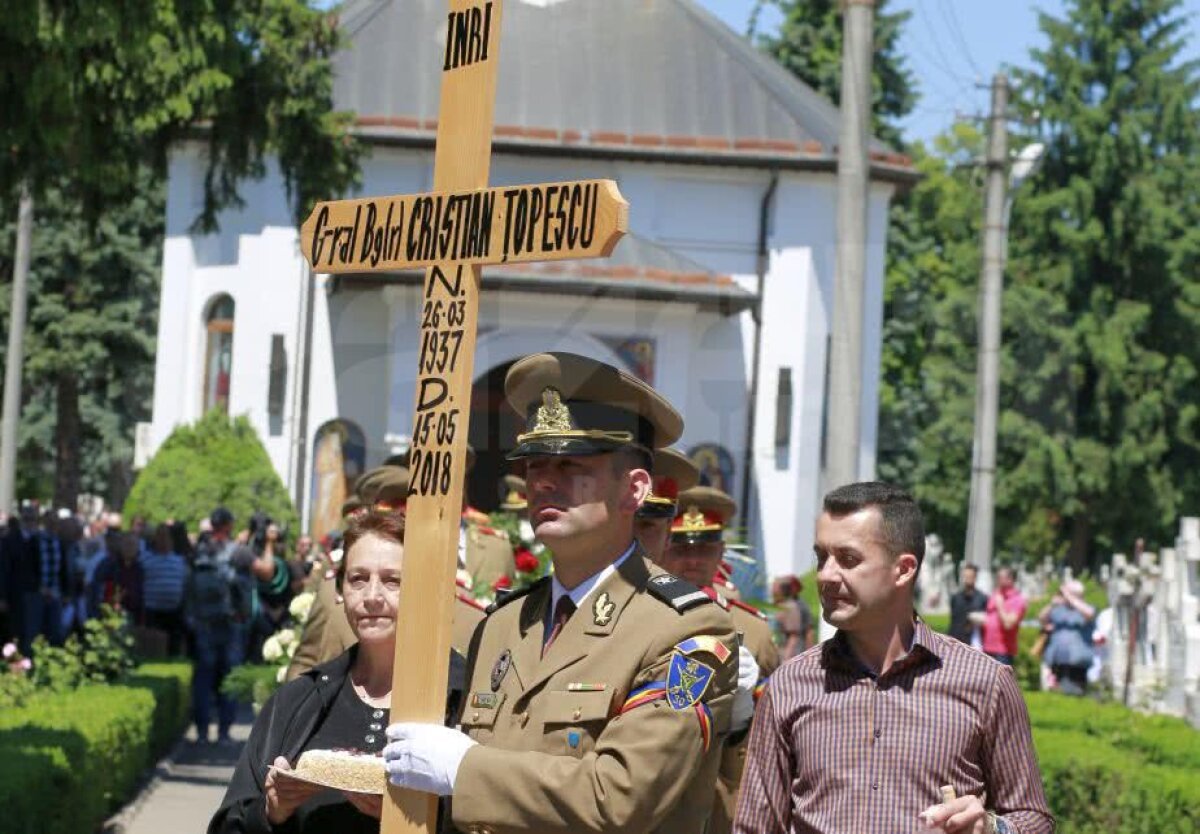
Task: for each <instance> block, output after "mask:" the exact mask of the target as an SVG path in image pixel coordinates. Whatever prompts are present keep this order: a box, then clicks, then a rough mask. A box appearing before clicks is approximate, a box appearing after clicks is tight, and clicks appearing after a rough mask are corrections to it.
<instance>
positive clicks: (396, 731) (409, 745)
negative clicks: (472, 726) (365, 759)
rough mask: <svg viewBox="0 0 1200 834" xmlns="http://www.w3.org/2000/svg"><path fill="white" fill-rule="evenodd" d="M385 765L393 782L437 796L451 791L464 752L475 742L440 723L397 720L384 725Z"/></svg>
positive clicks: (452, 790) (448, 793)
mask: <svg viewBox="0 0 1200 834" xmlns="http://www.w3.org/2000/svg"><path fill="white" fill-rule="evenodd" d="M387 737H388V740H389V741H390V742H391V743H390V744H389V745H388V746H387V747H385V748H383V761H384V766H385V767H386V768H387V774H388V779H389V780H390V781H391V783H392V784H393V785H398V786H400V787H402V788H409V789H411V790H414V791H424V792H425V793H433V794H437V795H438V796H449V795H450V794H452V793H454V780H455V779H456V778H457V777H458V767H459V765H461V764H462V760H463V756H465V755H467V751H468V750H470V749H471V748H472V747H474V746H475V744H476V742H475V741H473V740H472V739H470V738H469V737H468V736H467V735H466V734H464V733H460V732H459V731H458V730H454V729H451V728H450V727H443V726H441V725H440V724H416V723H400V724H393V725H392V726H390V727H388V728H387Z"/></svg>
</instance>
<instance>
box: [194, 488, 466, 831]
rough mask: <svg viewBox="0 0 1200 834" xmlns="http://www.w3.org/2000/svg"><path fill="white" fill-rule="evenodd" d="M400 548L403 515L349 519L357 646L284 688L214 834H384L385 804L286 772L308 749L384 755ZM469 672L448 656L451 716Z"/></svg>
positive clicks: (350, 599) (253, 740) (246, 754)
mask: <svg viewBox="0 0 1200 834" xmlns="http://www.w3.org/2000/svg"><path fill="white" fill-rule="evenodd" d="M403 542H404V517H403V516H402V515H400V514H398V513H392V512H379V511H372V512H367V513H365V514H363V515H361V516H359V517H358V518H355V519H353V520H351V522H350V525H349V529H347V531H346V535H345V545H344V549H345V554H346V555H345V558H344V559H343V560H342V563H341V569H340V572H339V574H338V580H337V581H338V583H339V590H340V591H341V592H342V594H343V596H344V598H345V605H344V608H345V611H346V617H347V618H348V619H349V621H350V628H351V629H352V630H353V631H354V633H355V635H356V636H357V637H358V644H357V645H356V646H354V647H353V648H351V649H349V650H348V651H347V652H345V653H344V654H342V655H341V656H339V657H337V658H334V659H333V660H331V661H330V662H329V663H326V664H324V665H321V666H318V667H316V668H315V669H312V670H310V671H308V672H306V673H305V674H303V675H301V676H300V677H298V678H297V679H296V680H294V681H291V682H290V683H288V684H285V685H284V686H283V687H282V688H281V689H280V690H279V691H278V692H276V693H275V695H274V696H272V697H271V699H270V700H268V701H267V703H266V704H265V705H264V706H263V709H262V712H261V713H260V714H259V716H258V719H257V720H256V721H255V722H254V727H253V729H252V730H251V732H250V739H249V741H247V742H246V747H245V749H244V750H243V751H242V756H241V758H240V760H239V761H238V764H237V768H236V769H235V771H234V774H233V779H232V781H231V782H230V783H229V790H228V791H227V792H226V794H225V799H224V801H223V802H222V803H221V807H220V808H219V809H218V810H217V813H216V815H215V816H214V817H213V819H212V821H211V822H210V823H209V826H208V831H209V834H243V833H244V834H271V832H288V834H306V832H318V831H319V832H329V831H337V832H338V834H354V832H371V834H375V832H378V831H379V816H380V812H381V810H382V797H381V796H373V795H365V794H353V793H342V792H339V791H334V790H327V789H323V788H320V787H317V786H314V785H312V784H309V783H307V782H302V781H300V780H298V779H294V778H290V777H288V776H287V771H289V770H291V769H292V767H294V766H295V764H296V760H297V759H299V757H300V754H301V753H303V752H304V751H305V750H330V749H343V750H344V749H353V750H358V751H360V752H364V753H375V754H379V753H380V752H381V751H382V750H383V747H384V745H385V744H386V742H387V738H386V736H385V729H386V728H387V725H388V718H389V712H390V710H389V708H388V704H389V703H390V700H391V689H392V661H393V652H394V649H395V641H396V617H397V613H398V611H397V608H398V603H399V599H400V566H401V563H402V562H403V557H404V547H403ZM464 665H465V664H464V661H463V659H462V657H461V656H460V655H458V654H454V653H451V664H450V694H449V695H448V697H447V718H450V717H451V716H453V715H455V714H456V713H457V701H458V693H460V692H461V689H462V685H463V679H464V677H465V672H466V670H465V668H464ZM272 766H274V769H272Z"/></svg>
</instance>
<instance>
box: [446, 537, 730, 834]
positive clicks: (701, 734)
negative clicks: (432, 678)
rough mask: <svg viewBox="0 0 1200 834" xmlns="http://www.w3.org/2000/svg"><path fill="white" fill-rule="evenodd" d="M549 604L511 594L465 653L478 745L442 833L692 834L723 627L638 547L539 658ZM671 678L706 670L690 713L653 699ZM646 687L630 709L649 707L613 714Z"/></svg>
mask: <svg viewBox="0 0 1200 834" xmlns="http://www.w3.org/2000/svg"><path fill="white" fill-rule="evenodd" d="M550 598H551V584H550V581H549V580H548V579H547V580H541V581H539V582H537V583H535V584H534V585H533V586H532V587H531V588H530V589H528V590H527V591H525V592H518V593H517V594H514V595H513V596H512V597H510V598H509V599H507V600H505V601H504V602H503V603H501V604H499V605H497V606H493V608H492V609H491V613H490V614H489V616H488V618H487V620H485V621H484V624H483V626H482V627H481V628H480V629H479V631H478V632H477V633H476V635H475V639H474V641H473V642H472V646H471V654H470V656H469V657H468V670H469V671H468V676H467V680H468V682H469V683H468V686H467V689H466V692H465V694H464V707H463V714H462V728H463V730H464V731H465V732H466V733H467V734H469V735H470V736H471V738H473V739H475V740H476V741H477V742H479V746H478V747H473V748H471V750H469V751H468V752H467V755H466V756H465V757H464V759H463V761H462V764H461V766H460V767H459V770H458V776H457V779H456V782H455V790H454V798H453V803H452V805H453V820H454V824H455V825H456V826H457V827H458V828H459V829H461V830H462V831H465V832H473V833H474V834H515V832H564V833H565V832H600V831H603V832H623V834H639V833H640V832H650V831H661V832H670V834H693V833H694V834H700V832H703V830H704V823H705V820H706V818H707V817H708V814H709V810H710V808H711V806H712V793H713V785H714V781H715V779H716V770H717V766H718V764H719V757H720V751H721V745H722V742H723V740H724V737H725V735H726V733H727V732H728V728H729V714H730V707H731V702H732V693H733V690H734V687H735V686H736V684H737V644H736V637H735V636H734V630H733V627H732V625H731V622H730V619H729V617H728V615H727V614H725V612H723V611H722V610H721V609H720V608H718V607H717V606H716V605H714V604H713V603H712V601H711V600H710V599H708V597H707V596H705V595H704V594H703V593H702V592H700V591H699V590H698V589H696V588H694V587H693V586H691V585H688V584H687V583H686V582H682V581H681V580H678V579H675V578H674V577H672V576H670V574H665V573H664V572H663V571H662V570H661V569H660V568H658V567H656V566H654V565H651V564H650V563H649V562H648V561H646V559H645V558H644V556H643V553H642V551H641V550H640V548H639V549H638V550H637V551H636V552H635V553H634V554H633V555H631V556H630V557H629V558H628V559H626V560H625V562H624V563H623V564H622V565H621V567H620V568H619V569H618V570H617V571H615V572H614V573H613V574H612V575H611V576H609V577H608V578H606V579H605V580H604V581H603V582H601V583H600V584H599V585H598V586H597V587H596V588H594V589H593V590H592V592H591V594H589V596H588V597H587V599H586V600H585V601H584V602H583V604H582V606H581V607H580V608H579V610H577V611H576V612H575V614H574V615H573V616H572V617H571V619H570V620H569V621H568V622H567V624H566V626H565V627H564V628H563V630H562V633H561V634H560V635H559V636H558V638H557V640H556V641H555V642H554V643H553V645H552V646H551V647H550V649H549V650H548V651H547V653H546V655H545V657H544V658H543V657H542V642H543V634H544V631H545V628H546V621H547V619H548V612H549V606H550ZM696 637H699V640H697V641H696V644H693V645H691V646H686V647H685V648H686V649H687V651H688V652H691V653H689V654H684V653H683V652H680V653H679V657H678V658H677V659H676V658H674V655H675V654H676V652H675V649H676V646H677V645H679V644H681V643H684V641H687V640H689V638H696ZM718 643H719V645H717V644H718ZM696 645H703V646H707V647H708V648H707V650H702V651H695V649H696ZM709 652H711V653H709ZM718 655H724V656H725V657H724V659H723V660H722V659H719V657H718ZM692 661H696V662H698V664H702V665H703V667H704V668H698V666H696V665H691V664H692ZM672 666H676V672H677V676H678V673H679V671H680V670H683V671H685V672H688V673H692V674H694V673H696V672H699V673H700V674H699V677H700V678H701V679H703V678H704V677H705V676H706V675H705V670H706V669H707V670H711V672H710V677H709V679H708V683H707V687H706V688H704V689H703V690H702V692H701V693H700V699H699V701H698V705H688V703H687V701H688V700H689V699H687V698H685V699H683V701H682V702H680V703H679V706H680V708H678V709H676V708H674V707H673V706H672V705H671V704H670V703H669V702H668V700H667V699H666V698H664V697H661V693H662V692H663V690H662V689H661V688H660V687H661V685H662V684H665V682H666V681H667V679H668V677H669V670H670V668H671V667H672ZM656 683H657V684H660V687H653V686H652V687H651V688H650V689H648V690H644V691H643V697H645V696H646V695H651V696H652V695H654V693H659V694H660V697H657V698H654V699H651V700H647V701H645V702H641V703H640V705H636V706H634V705H632V704H627V703H626V700H627V698H628V696H629V695H630V693H631V692H634V691H636V690H639V688H641V687H643V686H646V685H648V684H651V685H653V684H656ZM697 691H698V689H694V690H693V692H697ZM623 707H625V708H626V711H625V712H624V713H622V708H623ZM708 715H711V724H709V723H708V720H707V719H706V717H705V716H708ZM706 737H707V741H708V743H707V745H706Z"/></svg>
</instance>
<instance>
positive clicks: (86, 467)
mask: <svg viewBox="0 0 1200 834" xmlns="http://www.w3.org/2000/svg"><path fill="white" fill-rule="evenodd" d="M140 183H141V190H140V191H139V192H138V193H137V194H136V195H135V196H134V197H133V198H132V199H130V200H129V201H128V202H125V203H122V204H121V205H118V206H114V207H112V208H111V209H110V210H109V211H108V212H106V214H105V215H104V217H103V218H101V219H100V220H99V221H98V222H96V223H94V224H89V223H88V222H86V221H85V219H84V217H83V212H82V209H81V207H80V204H79V202H78V201H77V200H76V199H74V198H73V197H71V196H70V195H69V194H68V193H67V192H66V190H65V189H66V188H67V184H66V182H65V181H64V180H58V181H56V182H55V183H54V184H53V185H49V186H47V187H46V189H45V190H44V192H43V193H42V194H41V195H40V196H39V198H38V202H37V203H36V205H35V232H34V235H33V248H32V253H31V255H32V257H31V263H30V273H29V294H28V319H27V321H28V327H27V330H26V339H25V347H24V351H25V362H24V365H23V368H22V393H23V395H24V397H23V399H24V401H25V402H24V405H23V408H22V414H21V423H20V436H19V452H18V454H19V458H18V468H17V474H18V477H19V484H18V486H19V494H21V495H31V496H49V495H50V494H51V492H52V490H53V489H54V486H53V482H54V476H55V470H56V466H55V464H56V463H58V464H59V466H58V470H59V473H60V482H61V483H60V485H59V486H60V489H59V490H57V492H58V493H59V494H58V496H56V497H58V499H59V501H60V502H61V503H64V504H70V503H71V502H72V501H73V494H75V493H78V492H79V491H80V490H83V491H86V492H91V493H97V494H102V495H105V496H106V497H108V498H109V499H110V500H113V501H116V502H118V503H119V502H120V500H121V499H123V498H124V496H125V493H126V492H127V491H128V489H129V483H130V482H131V481H132V468H131V467H132V463H133V433H134V424H135V423H136V422H137V421H139V420H146V419H149V416H150V402H151V395H152V387H153V368H154V345H155V331H156V328H157V316H158V308H157V298H158V272H159V266H160V264H161V260H162V256H161V255H162V234H163V203H164V195H163V189H162V187H161V183H159V182H158V181H156V180H154V179H153V178H152V177H151V176H150V174H149V172H148V171H143V172H142V177H141V180H140ZM15 227H16V203H15V201H5V200H3V199H0V275H5V276H7V275H9V274H11V270H12V268H13V257H14V246H15V239H16V231H15ZM10 292H11V284H7V283H6V284H5V285H4V286H3V288H0V316H3V320H4V321H5V322H7V321H8V315H9V308H10V303H11V298H10ZM6 350H7V341H5V343H4V344H2V345H0V354H2V353H4V351H6ZM64 418H66V419H64ZM72 418H73V419H72Z"/></svg>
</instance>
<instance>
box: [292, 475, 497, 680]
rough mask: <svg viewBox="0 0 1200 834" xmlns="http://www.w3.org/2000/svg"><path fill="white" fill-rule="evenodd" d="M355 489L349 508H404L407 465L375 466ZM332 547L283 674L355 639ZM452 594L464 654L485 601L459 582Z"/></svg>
mask: <svg viewBox="0 0 1200 834" xmlns="http://www.w3.org/2000/svg"><path fill="white" fill-rule="evenodd" d="M355 489H356V490H358V496H359V504H358V506H357V507H356V508H354V509H353V510H352V512H356V513H363V512H403V510H404V506H405V503H406V502H407V500H408V470H407V469H405V468H404V467H402V466H393V465H385V466H380V467H378V468H377V469H372V470H370V471H369V472H365V473H363V475H362V476H361V477H360V478H359V480H358V482H357V483H356V484H355ZM349 503H350V502H347V504H349ZM334 553H335V554H336V556H337V560H336V562H335V564H334V565H333V566H332V567H331V568H329V569H328V570H326V571H324V572H323V574H322V575H320V576H317V575H316V572H315V571H314V576H315V577H316V578H315V587H310V588H309V590H312V591H314V592H315V593H316V597H315V598H314V599H313V604H312V606H311V607H310V608H309V609H308V617H307V618H306V619H305V621H304V628H303V630H302V631H301V633H300V645H299V646H297V647H296V653H295V654H294V655H292V659H291V662H290V663H289V664H288V670H287V673H286V679H287V680H289V681H290V680H292V679H294V678H296V677H298V676H299V675H301V674H303V673H304V672H306V671H308V670H309V669H311V668H313V667H314V666H319V665H321V664H322V663H325V662H326V661H329V660H333V659H334V658H335V657H337V656H338V655H340V654H341V653H342V652H344V651H346V649H348V648H350V647H351V646H353V645H354V643H355V642H356V640H357V638H355V636H354V632H353V631H351V630H350V624H349V622H347V620H346V615H345V612H344V611H343V609H342V596H341V591H340V589H339V588H338V587H337V585H338V581H337V576H338V569H339V568H340V562H341V551H340V550H337V551H334ZM310 581H311V580H310ZM454 595H455V598H456V600H457V604H456V605H455V606H454V623H453V630H452V631H451V634H450V645H451V648H453V649H454V650H455V651H456V652H458V653H459V654H461V655H463V656H466V653H467V647H468V646H469V645H470V642H471V635H472V634H473V633H474V632H475V627H476V626H477V625H479V623H480V622H482V620H483V616H484V607H483V606H482V605H480V604H479V603H478V602H476V601H475V599H474V597H472V596H471V595H470V594H469V593H467V592H465V591H464V590H463V589H461V588H459V587H455V588H454Z"/></svg>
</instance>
